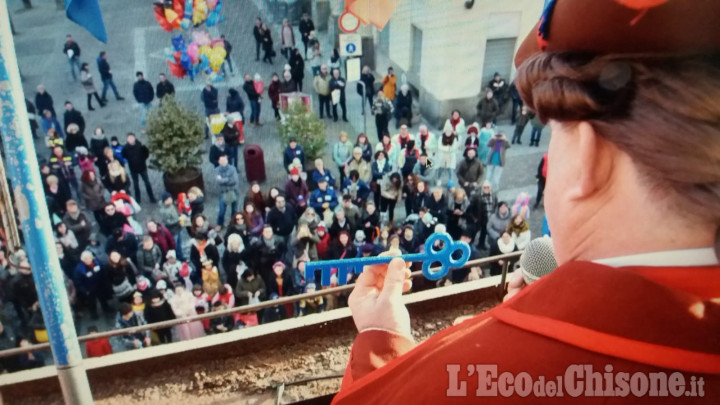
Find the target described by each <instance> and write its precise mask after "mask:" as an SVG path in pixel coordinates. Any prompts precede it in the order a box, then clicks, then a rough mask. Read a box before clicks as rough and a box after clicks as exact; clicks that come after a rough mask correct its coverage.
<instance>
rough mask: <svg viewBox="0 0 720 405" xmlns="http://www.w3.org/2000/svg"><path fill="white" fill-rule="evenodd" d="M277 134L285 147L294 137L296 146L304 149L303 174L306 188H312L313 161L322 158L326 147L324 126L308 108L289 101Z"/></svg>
mask: <svg viewBox="0 0 720 405" xmlns="http://www.w3.org/2000/svg"><path fill="white" fill-rule="evenodd" d="M278 134H279V136H280V139H281V140H282V142H283V145H287V143H288V141H289V140H290V138H292V137H295V138H296V139H297V141H298V144H300V145H302V147H303V148H304V149H305V156H306V158H307V161H306V162H305V166H304V169H305V172H306V173H307V175H308V176H307V181H308V187H310V188H314V186H315V184H314V183H313V182H312V172H313V170H315V164H314V163H313V162H314V161H315V159H317V158H320V157H322V156H323V153H324V152H325V147H326V146H327V137H326V135H325V124H324V123H323V122H322V120H321V119H319V118H318V117H317V115H315V113H314V112H312V111H311V110H309V108H308V106H307V105H305V104H303V103H302V102H301V101H300V100H294V101H291V102H290V104H289V105H288V106H287V107H286V108H285V109H284V110H283V122H282V123H281V124H280V127H279V130H278Z"/></svg>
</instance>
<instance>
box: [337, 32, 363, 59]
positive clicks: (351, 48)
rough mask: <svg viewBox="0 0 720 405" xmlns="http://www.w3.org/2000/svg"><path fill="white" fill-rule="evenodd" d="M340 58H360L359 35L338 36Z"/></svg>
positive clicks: (360, 42)
mask: <svg viewBox="0 0 720 405" xmlns="http://www.w3.org/2000/svg"><path fill="white" fill-rule="evenodd" d="M340 56H342V57H348V56H362V37H361V36H360V35H359V34H340Z"/></svg>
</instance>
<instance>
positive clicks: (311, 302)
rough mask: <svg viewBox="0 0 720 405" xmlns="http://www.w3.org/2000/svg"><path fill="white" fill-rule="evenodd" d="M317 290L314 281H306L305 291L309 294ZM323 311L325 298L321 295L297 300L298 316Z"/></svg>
mask: <svg viewBox="0 0 720 405" xmlns="http://www.w3.org/2000/svg"><path fill="white" fill-rule="evenodd" d="M315 291H317V287H316V285H315V283H308V284H307V285H306V286H305V291H304V292H305V293H306V294H310V293H314V292H315ZM323 311H325V299H324V298H323V297H322V296H319V297H315V298H306V299H304V300H301V301H300V302H298V316H305V315H309V314H319V313H322V312H323Z"/></svg>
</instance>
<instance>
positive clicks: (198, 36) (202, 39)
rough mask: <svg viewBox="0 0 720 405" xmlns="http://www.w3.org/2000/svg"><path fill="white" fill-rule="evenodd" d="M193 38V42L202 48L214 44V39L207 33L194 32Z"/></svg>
mask: <svg viewBox="0 0 720 405" xmlns="http://www.w3.org/2000/svg"><path fill="white" fill-rule="evenodd" d="M192 37H193V41H195V42H197V43H198V45H200V46H203V45H210V44H211V43H212V38H210V34H208V33H207V32H206V31H194V32H193V33H192Z"/></svg>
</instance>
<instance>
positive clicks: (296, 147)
mask: <svg viewBox="0 0 720 405" xmlns="http://www.w3.org/2000/svg"><path fill="white" fill-rule="evenodd" d="M295 159H297V160H299V161H300V168H301V169H302V168H303V167H305V149H303V147H302V145H300V144H298V142H297V139H296V138H294V137H292V138H290V139H289V140H288V144H287V146H286V147H285V153H283V166H284V167H285V171H287V172H288V173H290V165H291V164H292V163H293V162H294V161H295Z"/></svg>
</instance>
